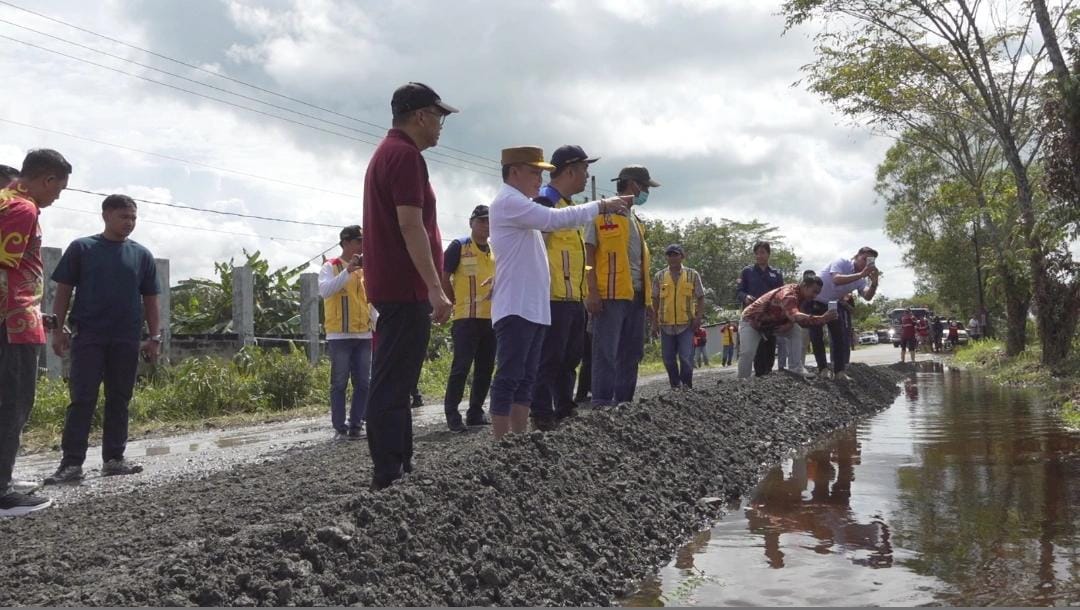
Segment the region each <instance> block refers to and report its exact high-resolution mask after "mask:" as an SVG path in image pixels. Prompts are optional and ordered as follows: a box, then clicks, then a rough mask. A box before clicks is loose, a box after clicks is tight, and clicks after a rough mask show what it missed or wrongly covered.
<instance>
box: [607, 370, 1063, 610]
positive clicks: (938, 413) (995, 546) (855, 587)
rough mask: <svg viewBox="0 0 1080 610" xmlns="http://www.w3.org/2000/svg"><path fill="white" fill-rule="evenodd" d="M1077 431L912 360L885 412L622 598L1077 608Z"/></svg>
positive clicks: (1036, 405)
mask: <svg viewBox="0 0 1080 610" xmlns="http://www.w3.org/2000/svg"><path fill="white" fill-rule="evenodd" d="M1078 500H1080V434H1077V433H1075V432H1071V431H1069V430H1067V429H1065V428H1064V427H1063V426H1062V424H1061V422H1060V420H1059V419H1058V416H1057V413H1056V410H1055V409H1054V408H1052V407H1051V406H1050V405H1048V404H1045V403H1043V402H1042V401H1040V400H1039V397H1038V396H1037V395H1035V394H1033V393H1031V392H1025V391H1018V390H1010V389H1006V388H1000V387H996V386H994V385H992V384H991V383H989V382H987V381H985V380H983V379H981V378H979V377H978V376H976V375H972V374H969V373H965V372H962V371H958V370H950V369H946V368H945V367H943V366H942V365H941V364H939V363H931V362H927V363H920V365H919V369H918V371H917V372H915V373H913V374H912V375H911V376H910V378H909V379H908V380H906V381H905V383H904V393H903V394H902V395H901V396H900V397H899V398H897V400H896V402H895V403H894V404H893V406H892V407H891V408H890V409H888V410H886V411H883V412H882V413H880V414H878V415H876V416H874V417H873V418H869V419H867V420H865V421H863V422H860V423H859V424H857V425H856V426H852V427H850V428H848V429H846V430H843V431H841V432H839V433H837V434H835V435H834V436H833V437H831V438H830V439H827V440H826V441H825V442H823V443H822V444H821V445H819V446H818V447H817V448H815V449H814V450H812V451H809V452H807V453H806V454H805V455H802V456H800V457H796V458H793V459H790V460H788V461H787V462H786V463H784V464H782V465H781V466H780V467H777V468H774V469H772V470H771V471H770V472H769V473H768V475H767V476H766V477H765V479H764V480H763V481H762V483H761V484H760V485H759V486H758V488H757V489H756V490H755V491H754V492H753V493H752V494H751V495H750V496H749V497H748V498H745V499H744V500H743V502H742V503H741V504H740V505H738V506H734V507H732V508H733V510H731V512H730V513H729V514H728V516H727V517H726V518H725V519H723V520H722V521H721V522H719V523H717V524H716V525H715V526H714V527H713V528H712V529H710V530H709V531H705V532H701V533H700V534H699V535H698V536H696V537H695V538H694V539H693V540H692V541H691V542H690V543H688V544H687V545H685V546H684V547H683V548H682V549H680V550H679V552H678V553H677V555H676V558H675V560H674V561H673V562H672V563H671V564H669V565H668V566H666V567H664V568H663V569H661V570H660V571H659V572H658V573H657V574H656V575H655V576H654V577H652V578H650V579H648V580H647V581H646V582H644V583H643V584H642V587H641V589H640V590H639V591H638V593H637V594H636V595H634V596H633V597H631V598H629V599H626V600H623V604H624V605H631V606H655V605H664V604H666V605H681V606H682V605H705V606H717V605H777V606H785V605H920V604H948V605H967V606H973V605H1012V606H1042V605H1076V603H1077V602H1078V601H1080V544H1078V531H1080V510H1078V509H1075V508H1074V507H1077V506H1078Z"/></svg>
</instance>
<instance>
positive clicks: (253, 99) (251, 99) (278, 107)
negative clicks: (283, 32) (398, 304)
mask: <svg viewBox="0 0 1080 610" xmlns="http://www.w3.org/2000/svg"><path fill="white" fill-rule="evenodd" d="M0 23H6V24H7V25H10V26H12V27H16V28H19V29H22V30H26V31H28V32H32V33H34V34H37V35H38V36H44V37H46V38H51V39H53V40H57V41H59V42H62V43H64V44H69V45H72V46H74V47H78V48H80V49H85V50H87V51H92V52H94V53H98V54H100V55H104V56H106V57H110V58H112V59H116V60H119V61H123V62H127V63H130V64H134V65H136V66H139V67H140V68H145V69H147V70H153V71H154V72H159V73H161V74H164V75H166V76H171V77H173V78H177V79H180V80H182V81H185V82H188V83H192V84H194V85H199V86H200V87H206V88H207V89H212V90H214V91H219V92H221V93H224V94H226V95H234V96H236V97H238V98H240V99H243V100H247V101H249V102H255V103H256V104H263V105H265V106H269V107H270V108H273V109H275V110H282V111H284V112H289V113H292V114H295V115H297V116H301V117H304V118H306V119H311V120H314V121H319V122H321V123H326V124H327V125H332V126H334V127H340V128H341V129H347V130H349V131H352V132H355V133H359V134H361V135H365V136H369V137H372V138H375V139H380V138H382V137H383V136H382V134H378V133H371V132H370V131H364V130H363V129H357V128H355V127H353V126H351V125H345V124H344V123H337V122H334V121H328V120H326V119H324V118H322V117H319V116H316V115H313V114H309V113H306V112H300V111H299V110H293V109H292V108H289V107H287V106H282V105H280V104H273V103H270V102H267V101H265V100H261V99H259V98H257V97H253V96H250V95H244V94H243V93H237V92H235V91H232V90H229V89H226V88H224V87H218V86H215V85H211V84H208V83H204V82H202V81H200V80H196V79H194V78H188V77H186V76H184V75H182V74H177V73H175V72H169V71H168V70H162V69H161V68H157V67H155V66H151V65H149V64H144V63H142V62H138V61H135V60H133V59H128V58H126V57H124V56H122V55H116V54H115V53H109V52H108V51H102V50H101V49H95V48H94V47H91V46H88V45H84V44H82V43H78V42H75V41H72V40H68V39H66V38H62V37H60V36H54V35H53V34H49V33H48V32H42V31H40V30H35V29H34V28H31V27H27V26H25V25H20V24H18V23H15V22H13V21H8V20H7V19H0ZM428 154H431V155H437V156H442V157H446V158H448V159H452V160H454V161H460V162H462V163H469V164H472V165H475V166H477V167H480V168H482V169H485V170H489V171H490V170H491V169H492V168H491V164H490V163H477V162H476V161H470V160H469V159H461V158H459V157H454V156H451V155H446V154H444V153H441V152H439V151H429V152H428Z"/></svg>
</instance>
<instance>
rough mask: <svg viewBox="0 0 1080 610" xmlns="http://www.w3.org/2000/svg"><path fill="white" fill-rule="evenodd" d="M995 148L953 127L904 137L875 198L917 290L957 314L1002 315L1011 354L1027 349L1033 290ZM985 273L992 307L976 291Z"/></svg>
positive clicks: (882, 169) (883, 170)
mask: <svg viewBox="0 0 1080 610" xmlns="http://www.w3.org/2000/svg"><path fill="white" fill-rule="evenodd" d="M941 123H943V124H941ZM929 129H936V130H937V131H936V132H933V133H932V134H928V131H927V130H929ZM994 149H995V146H994V145H993V141H992V140H990V139H988V138H985V137H982V138H980V137H979V134H978V133H970V132H969V131H967V130H965V129H964V128H963V127H961V126H960V125H957V124H954V123H952V122H951V121H943V122H940V123H939V124H936V125H932V126H927V127H926V128H924V130H923V131H914V130H911V131H908V132H905V133H904V135H903V137H902V138H901V139H900V140H899V141H898V142H897V143H896V144H895V145H893V146H892V148H890V149H889V151H888V152H887V153H886V156H885V160H884V161H883V162H882V163H881V165H879V166H878V173H877V179H878V183H877V192H878V195H879V196H881V198H882V199H883V200H884V202H885V206H886V217H885V232H886V234H887V235H888V236H889V237H890V239H892V240H893V241H895V242H897V243H899V244H901V245H905V246H907V258H908V263H909V264H910V266H911V267H912V268H914V269H915V271H916V276H917V278H918V279H917V287H918V288H919V289H920V290H921V291H923V292H934V293H936V294H937V295H938V297H939V298H940V300H941V301H943V302H945V303H948V305H949V309H950V310H951V311H952V312H954V313H957V315H965V314H966V315H970V314H971V313H974V312H977V311H979V309H980V307H982V306H986V307H987V308H988V309H989V310H990V312H991V313H993V312H994V311H998V310H999V309H1003V310H1004V312H1005V316H1006V320H1007V324H1006V329H1007V341H1006V346H1007V351H1008V353H1009V354H1010V355H1015V354H1018V353H1020V352H1021V351H1023V349H1024V346H1025V344H1026V332H1027V331H1026V329H1027V314H1028V307H1029V303H1030V300H1031V288H1030V283H1029V281H1028V279H1027V272H1026V267H1025V265H1024V261H1023V260H1022V259H1021V257H1020V256H1018V254H1017V253H1018V252H1021V251H1022V242H1021V240H1020V235H1019V231H1018V230H1017V221H1018V216H1017V213H1016V207H1015V206H1014V205H1012V204H1011V202H1012V201H1013V197H1012V196H1011V192H1010V189H1009V187H1010V185H1011V182H1010V176H1009V175H1008V173H1007V172H1002V171H1000V170H999V171H993V170H992V167H991V166H992V162H993V156H994ZM980 234H981V235H982V239H981V240H980V239H979V236H980ZM984 264H985V265H986V266H985V267H984V268H980V267H982V266H983V265H984ZM987 271H993V272H994V273H995V274H996V277H995V278H993V279H991V280H989V281H988V282H987V284H988V285H989V286H990V287H991V288H992V289H993V290H992V291H991V292H992V294H991V295H990V296H991V297H998V298H989V302H987V298H986V297H984V291H983V286H981V285H979V279H980V278H981V277H982V274H983V273H985V272H987ZM999 303H1000V304H1001V305H1000V307H999Z"/></svg>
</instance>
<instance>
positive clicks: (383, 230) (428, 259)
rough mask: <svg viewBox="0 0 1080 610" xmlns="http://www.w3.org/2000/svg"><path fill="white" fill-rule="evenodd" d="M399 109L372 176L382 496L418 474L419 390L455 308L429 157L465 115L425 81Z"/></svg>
mask: <svg viewBox="0 0 1080 610" xmlns="http://www.w3.org/2000/svg"><path fill="white" fill-rule="evenodd" d="M390 109H391V111H392V112H393V115H394V121H393V129H391V130H390V131H389V133H387V134H386V138H385V139H383V141H382V143H380V144H379V147H378V148H377V149H375V154H374V155H372V157H371V161H370V162H369V163H368V168H367V175H366V176H365V178H364V237H365V239H364V284H365V287H366V289H367V295H368V300H369V301H370V302H371V304H372V305H374V306H375V309H376V310H377V311H378V312H379V320H378V322H377V325H376V327H375V335H376V337H375V354H374V357H373V358H372V363H371V389H370V391H369V394H368V411H367V433H368V449H369V450H370V452H371V462H372V466H373V470H374V473H373V476H372V488H373V489H383V488H385V487H388V486H389V485H390V484H391V483H393V482H394V481H395V480H396V479H399V478H401V476H402V474H403V473H406V472H410V471H411V470H412V453H413V438H412V414H411V412H410V411H409V393H410V391H411V390H412V389H413V388H414V387H415V386H416V384H417V382H418V381H419V379H420V369H421V367H422V366H423V363H424V356H425V355H426V354H427V345H428V339H429V338H430V336H431V322H432V320H434V321H435V322H437V323H442V322H445V321H446V320H448V319H449V317H450V312H451V307H452V306H451V304H450V299H448V298H447V296H446V294H445V293H444V292H443V289H442V283H441V281H440V278H439V269H441V268H442V240H441V238H440V236H439V227H438V225H437V224H436V218H435V192H434V191H433V190H432V188H431V182H430V181H429V180H428V170H427V164H426V163H425V162H424V157H423V155H421V154H420V151H422V150H425V149H427V148H431V147H433V146H435V145H436V144H437V143H438V142H439V134H440V133H442V124H443V121H444V120H446V116H447V115H449V114H451V113H454V112H457V109H456V108H454V107H452V106H449V105H447V104H445V103H443V101H442V100H441V99H440V98H439V96H438V94H436V93H435V91H434V90H433V89H431V87H428V86H427V85H424V84H422V83H408V84H405V85H402V86H401V87H398V89H397V91H394V97H393V99H392V100H391V102H390Z"/></svg>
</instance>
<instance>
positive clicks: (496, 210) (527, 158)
mask: <svg viewBox="0 0 1080 610" xmlns="http://www.w3.org/2000/svg"><path fill="white" fill-rule="evenodd" d="M502 166H503V169H502V175H503V182H504V184H503V187H502V189H501V190H500V191H499V194H498V195H496V196H495V200H494V201H493V202H492V203H491V209H490V212H489V219H490V220H489V222H490V225H491V237H490V241H491V249H492V252H494V253H495V256H496V257H498V260H499V264H498V266H497V267H496V269H495V282H494V286H493V287H492V297H491V298H492V304H491V321H492V323H493V325H494V328H495V341H496V345H497V347H496V351H495V353H496V356H495V358H496V361H497V364H496V369H495V371H496V372H495V379H494V380H493V381H492V383H491V405H490V411H491V423H492V431H493V432H494V434H495V438H496V439H500V438H502V437H503V436H504V435H505V434H506V433H507V432H514V433H515V434H520V433H522V432H525V429H526V427H527V426H528V424H529V406H530V405H531V403H532V389H533V384H534V382H535V381H536V372H537V369H538V368H539V366H540V352H541V348H542V346H543V343H544V333H545V331H546V329H547V327H548V326H549V325H550V324H551V302H550V298H551V292H550V291H551V272H550V270H549V268H548V258H547V249H546V248H545V247H544V238H543V236H542V235H541V232H550V231H554V230H556V229H563V228H567V227H576V226H581V225H584V224H585V223H587V222H589V221H591V220H592V219H594V218H595V217H596V216H597V215H599V214H626V213H627V210H628V207H627V206H628V202H627V201H625V200H624V199H623V198H619V197H616V198H612V199H604V200H601V201H592V202H589V203H586V204H583V205H575V206H570V207H566V208H549V207H546V206H543V205H541V204H539V203H536V202H535V201H533V199H532V198H534V197H536V196H537V195H538V194H539V192H540V184H541V182H542V178H543V173H544V170H549V171H550V170H551V169H554V166H553V165H551V164H550V163H547V162H545V161H544V151H543V149H541V148H539V147H536V146H519V147H516V148H507V149H504V150H503V151H502Z"/></svg>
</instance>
